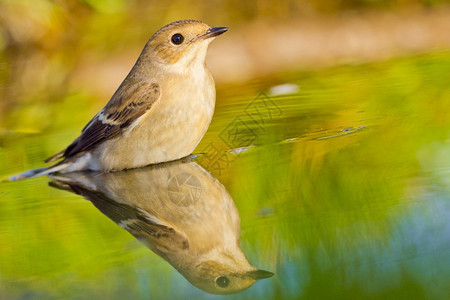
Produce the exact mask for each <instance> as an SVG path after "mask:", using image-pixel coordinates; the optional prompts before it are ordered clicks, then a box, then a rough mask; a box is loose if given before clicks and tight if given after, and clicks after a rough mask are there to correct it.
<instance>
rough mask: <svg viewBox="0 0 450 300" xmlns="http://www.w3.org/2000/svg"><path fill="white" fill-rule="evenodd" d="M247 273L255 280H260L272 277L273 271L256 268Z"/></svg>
mask: <svg viewBox="0 0 450 300" xmlns="http://www.w3.org/2000/svg"><path fill="white" fill-rule="evenodd" d="M245 275H246V276H248V277H250V278H253V279H255V280H259V279H264V278H269V277H272V276H273V273H272V272H269V271H264V270H255V271H250V272H247V273H246V274H245Z"/></svg>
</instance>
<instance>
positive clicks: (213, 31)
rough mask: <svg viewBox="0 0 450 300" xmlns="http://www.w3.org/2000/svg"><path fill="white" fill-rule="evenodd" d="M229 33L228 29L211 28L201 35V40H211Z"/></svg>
mask: <svg viewBox="0 0 450 300" xmlns="http://www.w3.org/2000/svg"><path fill="white" fill-rule="evenodd" d="M227 31H228V28H227V27H211V28H209V29H208V30H207V31H206V33H205V34H203V35H201V36H200V38H202V39H209V38H212V37H216V36H218V35H221V34H222V33H224V32H227Z"/></svg>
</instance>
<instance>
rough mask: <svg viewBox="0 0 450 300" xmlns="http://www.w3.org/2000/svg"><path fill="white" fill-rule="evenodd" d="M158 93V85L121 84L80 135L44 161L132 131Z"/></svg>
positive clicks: (145, 83) (83, 149)
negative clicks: (65, 147) (61, 150)
mask: <svg viewBox="0 0 450 300" xmlns="http://www.w3.org/2000/svg"><path fill="white" fill-rule="evenodd" d="M160 94H161V93H160V87H159V85H158V84H157V83H154V82H144V83H141V84H132V83H128V82H127V81H124V82H123V83H122V85H121V86H120V87H119V89H118V90H117V91H116V93H115V94H114V95H113V96H112V98H111V100H110V101H109V102H108V104H107V105H106V106H105V108H103V109H102V110H101V111H100V112H99V113H98V114H97V115H96V116H95V117H94V118H93V119H92V120H91V121H90V122H89V123H88V124H87V125H86V127H84V129H83V130H82V132H81V135H80V136H79V137H78V138H77V139H76V140H75V141H74V142H73V143H72V144H70V145H69V147H67V149H65V150H64V151H63V152H60V153H57V154H55V155H54V156H52V157H50V158H49V159H47V160H46V162H49V161H53V160H56V159H58V158H61V157H63V156H64V157H66V158H69V157H72V156H74V155H76V154H78V153H80V152H83V151H87V150H90V149H93V148H94V147H96V146H97V145H99V144H101V143H103V142H104V141H106V140H108V139H111V138H113V137H116V136H117V135H119V134H121V133H126V132H127V131H128V130H132V129H133V128H134V126H136V125H137V124H138V123H139V121H140V119H139V117H141V116H143V115H144V114H145V113H146V112H147V111H149V110H150V109H151V107H152V106H153V104H154V103H155V102H156V101H158V99H159V98H160Z"/></svg>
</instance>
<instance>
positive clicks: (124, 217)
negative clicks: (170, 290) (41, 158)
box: [49, 177, 189, 256]
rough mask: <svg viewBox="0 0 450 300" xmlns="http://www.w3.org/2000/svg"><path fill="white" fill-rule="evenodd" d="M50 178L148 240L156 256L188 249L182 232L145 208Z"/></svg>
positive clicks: (52, 182)
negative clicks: (156, 253)
mask: <svg viewBox="0 0 450 300" xmlns="http://www.w3.org/2000/svg"><path fill="white" fill-rule="evenodd" d="M53 179H54V180H53V181H51V182H50V183H49V184H50V186H52V187H55V188H58V189H62V190H67V191H70V192H73V193H75V194H78V195H81V196H83V197H85V198H86V199H88V200H89V201H91V202H92V204H94V206H95V207H96V208H97V209H98V210H100V211H101V212H102V213H103V214H104V215H106V216H107V217H108V218H110V219H111V220H113V221H114V222H115V223H117V224H118V225H119V226H120V227H122V228H123V229H125V230H127V231H128V232H130V233H131V234H132V235H134V236H135V237H136V238H137V239H139V240H150V241H151V244H152V249H153V250H154V251H156V252H158V254H159V255H162V256H164V253H168V252H179V251H183V250H186V249H188V248H189V241H188V240H187V238H186V237H185V236H184V234H183V233H181V232H178V231H177V230H176V229H174V228H173V227H172V226H171V225H170V224H167V223H165V222H163V221H161V220H160V219H158V218H157V217H155V216H153V215H151V214H150V213H149V212H147V211H146V210H143V209H142V208H140V207H138V206H135V205H130V204H127V203H119V202H117V201H116V200H114V199H113V198H111V197H110V196H109V195H108V194H107V193H104V192H101V191H98V190H94V189H92V187H88V186H85V185H84V184H82V183H80V182H77V181H75V180H70V178H65V177H59V178H58V177H55V178H53Z"/></svg>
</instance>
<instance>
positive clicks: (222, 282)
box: [216, 276, 230, 288]
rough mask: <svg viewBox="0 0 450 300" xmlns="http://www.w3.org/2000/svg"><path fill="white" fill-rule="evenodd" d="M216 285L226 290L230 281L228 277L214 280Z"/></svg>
mask: <svg viewBox="0 0 450 300" xmlns="http://www.w3.org/2000/svg"><path fill="white" fill-rule="evenodd" d="M216 283H217V285H218V286H220V287H221V288H226V287H227V286H228V285H229V284H230V279H228V277H225V276H221V277H219V278H217V279H216Z"/></svg>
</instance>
